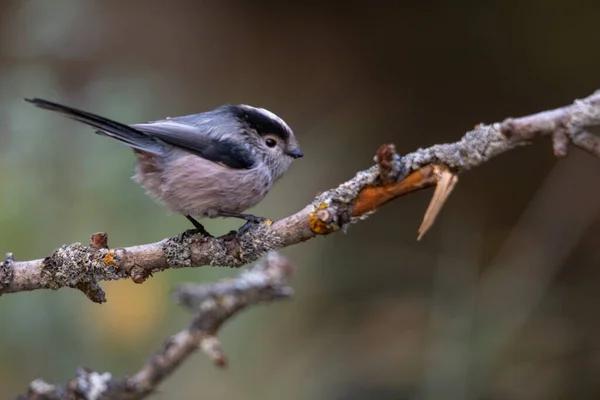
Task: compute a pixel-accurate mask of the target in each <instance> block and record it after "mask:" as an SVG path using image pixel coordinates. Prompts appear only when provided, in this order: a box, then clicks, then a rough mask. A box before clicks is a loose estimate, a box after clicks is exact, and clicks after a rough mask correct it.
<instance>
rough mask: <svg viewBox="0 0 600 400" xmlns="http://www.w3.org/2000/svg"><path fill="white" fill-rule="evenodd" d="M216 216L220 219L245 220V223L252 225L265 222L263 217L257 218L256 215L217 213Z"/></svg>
mask: <svg viewBox="0 0 600 400" xmlns="http://www.w3.org/2000/svg"><path fill="white" fill-rule="evenodd" d="M218 215H219V216H221V217H229V218H240V219H245V220H246V221H248V222H251V223H254V224H260V223H261V222H265V221H266V220H267V218H265V217H257V216H256V215H252V214H241V213H232V212H227V211H219V214H218Z"/></svg>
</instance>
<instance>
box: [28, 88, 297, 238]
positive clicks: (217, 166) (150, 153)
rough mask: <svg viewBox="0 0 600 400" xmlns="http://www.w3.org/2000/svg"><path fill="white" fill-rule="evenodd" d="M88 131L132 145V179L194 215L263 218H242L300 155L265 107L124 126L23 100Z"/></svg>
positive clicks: (288, 131) (253, 219) (281, 123)
mask: <svg viewBox="0 0 600 400" xmlns="http://www.w3.org/2000/svg"><path fill="white" fill-rule="evenodd" d="M25 100H26V101H28V102H29V103H32V104H34V105H36V106H37V107H40V108H43V109H46V110H50V111H55V112H58V113H60V114H63V115H64V116H66V117H69V118H71V119H74V120H76V121H79V122H83V123H84V124H87V125H90V126H92V127H93V128H95V132H96V133H97V134H100V135H104V136H108V137H111V138H113V139H117V140H119V141H120V142H122V143H124V144H125V145H127V146H129V147H131V148H132V149H133V152H134V153H135V155H136V157H137V165H136V170H135V175H134V176H133V179H134V180H135V181H136V182H138V183H139V184H140V185H142V186H143V187H144V188H145V189H146V192H147V193H148V194H149V195H150V196H152V197H153V198H155V199H156V200H158V201H159V202H160V203H162V204H163V205H164V206H165V207H167V208H168V209H170V210H172V211H174V212H177V213H181V214H183V215H185V217H186V218H187V219H189V220H190V222H191V223H192V224H193V225H194V227H195V228H196V230H197V231H198V232H200V233H203V234H205V235H209V236H210V234H209V233H208V232H206V230H205V229H204V227H203V226H202V224H200V223H199V222H198V221H196V219H194V217H199V218H214V217H235V218H242V219H245V220H246V221H248V222H260V221H263V220H264V219H265V218H262V217H256V216H254V215H251V214H243V212H244V211H245V210H247V209H248V208H251V207H253V206H255V205H256V204H258V203H259V202H260V201H261V200H262V199H263V198H264V197H265V195H266V194H267V193H268V192H269V190H271V187H272V186H273V184H274V183H275V181H277V180H278V179H279V178H280V177H281V176H282V175H283V174H284V173H285V172H286V171H287V170H288V168H289V167H290V165H291V164H292V162H293V160H294V159H296V158H299V157H302V156H303V153H302V151H301V150H300V147H299V146H298V142H297V141H296V138H295V137H294V133H293V132H292V130H291V129H290V127H289V126H288V125H287V124H286V123H285V122H284V121H283V120H282V119H281V118H279V117H278V116H277V115H275V114H273V113H272V112H270V111H268V110H265V109H264V108H257V107H251V106H248V105H224V106H221V107H218V108H216V109H214V110H211V111H207V112H203V113H200V114H193V115H186V116H181V117H174V118H167V119H163V120H158V121H152V122H148V123H141V124H133V125H126V124H122V123H120V122H116V121H112V120H110V119H108V118H104V117H101V116H99V115H95V114H92V113H89V112H86V111H82V110H78V109H75V108H71V107H67V106H64V105H61V104H57V103H53V102H50V101H47V100H42V99H37V98H34V99H25Z"/></svg>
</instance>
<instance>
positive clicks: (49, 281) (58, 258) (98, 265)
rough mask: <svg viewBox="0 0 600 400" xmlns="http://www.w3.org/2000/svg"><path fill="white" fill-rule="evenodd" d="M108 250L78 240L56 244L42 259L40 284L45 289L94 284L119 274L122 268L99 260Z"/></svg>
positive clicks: (121, 275)
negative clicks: (76, 241)
mask: <svg viewBox="0 0 600 400" xmlns="http://www.w3.org/2000/svg"><path fill="white" fill-rule="evenodd" d="M109 251H110V250H107V249H103V250H100V251H98V250H95V249H92V248H90V247H88V246H84V245H82V244H81V243H74V244H71V245H68V246H67V245H65V246H62V247H60V248H59V249H57V250H55V251H54V253H52V255H50V256H49V257H46V258H45V259H44V261H43V263H42V273H41V283H42V286H43V287H45V288H49V289H59V288H61V287H65V286H67V287H74V288H78V287H82V285H83V286H85V287H96V286H95V284H96V282H97V281H99V280H112V279H120V278H122V277H123V276H124V275H125V271H122V270H119V269H117V268H115V267H114V266H112V265H106V264H105V263H104V262H103V261H102V260H103V259H104V257H105V256H106V255H107V253H108V252H109ZM87 284H90V285H87Z"/></svg>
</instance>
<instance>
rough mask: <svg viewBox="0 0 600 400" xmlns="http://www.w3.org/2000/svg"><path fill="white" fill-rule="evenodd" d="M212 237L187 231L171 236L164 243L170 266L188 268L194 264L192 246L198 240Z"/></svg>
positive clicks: (163, 247)
mask: <svg viewBox="0 0 600 400" xmlns="http://www.w3.org/2000/svg"><path fill="white" fill-rule="evenodd" d="M206 240H210V238H207V237H203V236H200V235H191V234H188V233H187V232H184V233H183V234H181V235H179V236H176V237H172V238H169V239H167V240H165V241H163V243H162V249H163V252H164V254H165V256H166V258H167V265H168V266H169V267H170V268H188V267H191V266H192V258H191V257H192V253H191V252H190V248H191V246H192V244H193V243H194V242H196V241H206Z"/></svg>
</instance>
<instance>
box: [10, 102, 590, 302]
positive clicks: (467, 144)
mask: <svg viewBox="0 0 600 400" xmlns="http://www.w3.org/2000/svg"><path fill="white" fill-rule="evenodd" d="M599 125H600V91H597V92H595V93H594V94H592V95H591V96H589V97H587V98H585V99H583V100H577V101H575V102H574V103H573V104H571V105H568V106H565V107H561V108H558V109H555V110H551V111H545V112H541V113H537V114H533V115H529V116H526V117H521V118H515V119H513V118H510V119H507V120H505V121H504V122H501V123H494V124H491V125H485V124H480V125H477V126H476V127H475V128H474V129H473V130H472V131H469V132H467V133H466V134H465V135H464V136H463V137H462V138H461V139H460V140H459V141H458V142H455V143H448V144H438V145H434V146H431V147H429V148H424V149H418V150H417V151H415V152H413V153H410V154H407V155H404V156H400V155H398V154H396V152H395V150H394V147H393V146H391V145H385V146H382V148H380V149H379V151H378V153H377V156H376V165H374V166H373V167H371V168H369V169H367V170H364V171H360V172H358V173H357V174H356V176H355V177H354V178H352V179H350V180H349V181H347V182H345V183H343V184H341V185H340V186H338V187H337V188H334V189H331V190H328V191H326V192H324V193H322V194H320V195H319V196H317V197H316V198H315V199H314V200H313V201H312V202H311V203H310V204H309V205H307V206H306V207H304V208H303V209H302V210H300V211H298V212H297V213H295V214H293V215H291V216H289V217H286V218H283V219H282V220H279V221H277V222H275V223H272V222H270V221H269V222H268V223H262V224H257V225H255V226H253V227H251V228H249V229H246V230H243V231H240V232H237V233H236V234H234V235H225V236H222V237H219V238H207V237H202V236H199V235H192V234H188V233H184V234H181V235H179V236H177V237H173V238H169V239H165V240H162V241H160V242H156V243H150V244H144V245H139V246H132V247H127V248H115V249H109V248H108V247H107V246H108V244H107V243H106V241H105V240H104V241H103V240H96V239H93V240H92V242H94V244H93V245H92V246H86V245H83V244H81V243H75V244H71V245H65V246H62V247H60V248H59V249H57V250H55V251H54V252H53V253H52V254H51V255H49V256H48V257H46V258H44V259H39V260H33V261H14V259H13V258H12V256H7V258H6V260H5V261H4V262H1V263H0V294H4V293H15V292H22V291H28V290H36V289H59V288H61V287H71V288H77V289H79V290H81V291H83V292H84V293H85V294H86V295H87V296H88V297H89V298H90V299H91V300H92V301H95V302H103V301H105V297H104V292H103V291H102V289H101V288H100V287H99V285H98V282H100V281H105V280H115V279H125V278H128V277H131V279H132V280H133V281H134V282H137V283H141V282H143V281H144V280H146V279H147V278H148V277H149V276H151V275H152V274H153V273H156V272H160V271H163V270H165V269H168V268H187V267H198V266H202V265H211V266H227V267H240V266H242V265H245V264H248V263H250V262H252V261H255V260H257V259H258V258H259V257H260V256H262V255H263V254H265V253H266V252H267V251H269V250H272V249H280V248H283V247H287V246H291V245H294V244H296V243H300V242H304V241H306V240H308V239H311V238H313V237H315V236H317V235H325V234H330V233H333V232H336V231H338V230H345V229H346V228H347V227H348V226H349V225H350V224H352V223H355V222H357V221H360V220H362V219H364V218H366V217H367V216H368V215H370V214H371V213H372V212H374V211H376V210H377V209H378V208H379V207H381V206H382V205H384V204H385V203H387V202H389V201H390V200H393V199H395V198H397V197H400V196H402V195H405V194H407V193H411V192H414V191H416V190H419V189H422V188H425V187H430V186H434V185H436V183H437V182H438V181H439V180H440V179H441V177H440V174H439V173H436V171H440V170H449V171H451V172H452V173H454V174H458V173H461V172H464V171H467V170H470V169H471V168H474V167H477V166H480V165H482V164H484V163H485V162H487V161H489V160H491V159H492V158H494V157H496V156H498V155H500V154H502V153H504V152H507V151H509V150H511V149H514V148H515V147H518V146H521V145H523V144H527V143H529V142H530V141H531V140H533V139H535V138H539V137H547V136H549V137H551V139H552V143H553V148H554V152H555V153H556V154H557V155H558V156H565V155H566V154H567V143H568V142H570V143H572V144H573V145H575V146H578V147H580V148H582V149H584V150H586V151H588V152H590V153H591V154H594V155H596V156H598V157H600V139H599V138H598V137H596V136H593V135H592V134H591V133H590V130H591V129H592V128H594V127H597V126H599ZM438 211H439V210H438Z"/></svg>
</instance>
